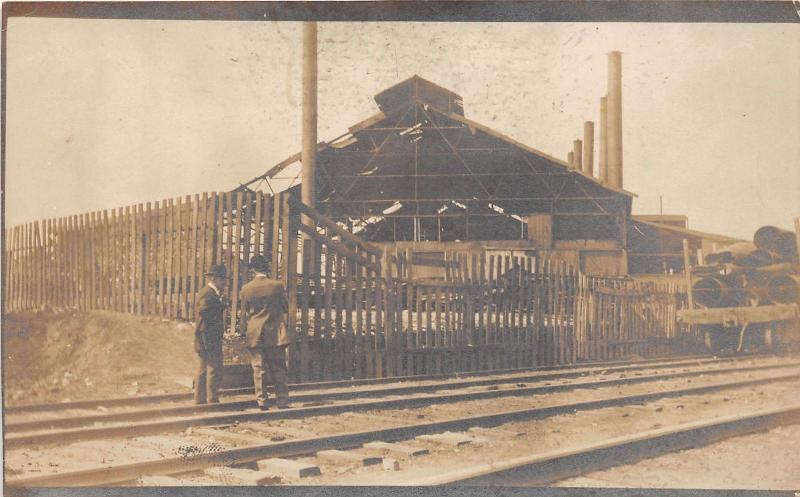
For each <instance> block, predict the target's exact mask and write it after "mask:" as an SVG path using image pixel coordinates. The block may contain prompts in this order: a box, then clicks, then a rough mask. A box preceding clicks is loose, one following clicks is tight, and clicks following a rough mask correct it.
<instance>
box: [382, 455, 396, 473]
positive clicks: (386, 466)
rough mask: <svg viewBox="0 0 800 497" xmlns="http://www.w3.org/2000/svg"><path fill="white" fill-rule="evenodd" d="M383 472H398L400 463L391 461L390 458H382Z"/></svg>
mask: <svg viewBox="0 0 800 497" xmlns="http://www.w3.org/2000/svg"><path fill="white" fill-rule="evenodd" d="M383 470H384V471H400V461H398V460H397V459H393V458H391V457H384V458H383Z"/></svg>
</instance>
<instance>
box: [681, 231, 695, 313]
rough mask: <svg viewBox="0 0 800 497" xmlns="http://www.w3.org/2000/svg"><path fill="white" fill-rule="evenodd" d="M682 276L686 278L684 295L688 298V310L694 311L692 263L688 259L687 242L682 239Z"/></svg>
mask: <svg viewBox="0 0 800 497" xmlns="http://www.w3.org/2000/svg"><path fill="white" fill-rule="evenodd" d="M683 275H684V277H685V278H686V295H688V296H689V309H694V296H693V295H692V263H691V260H690V259H689V240H687V239H686V238H684V239H683Z"/></svg>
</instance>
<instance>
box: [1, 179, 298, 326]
mask: <svg viewBox="0 0 800 497" xmlns="http://www.w3.org/2000/svg"><path fill="white" fill-rule="evenodd" d="M287 202H288V196H287V195H275V196H271V195H265V194H263V193H261V192H226V193H202V194H197V195H194V196H186V197H179V198H173V199H167V200H162V201H160V202H147V203H144V204H138V205H133V206H127V207H122V208H119V209H114V210H110V211H108V210H104V211H100V212H92V213H88V214H80V215H75V216H69V217H64V218H59V219H48V220H45V221H36V222H33V223H29V224H25V225H21V226H15V227H12V228H9V229H7V230H6V233H5V252H4V271H3V274H4V281H3V283H4V304H5V310H6V311H24V310H35V309H42V308H51V309H55V310H59V309H79V310H95V309H105V310H113V311H119V312H129V313H135V314H153V315H159V316H164V317H168V318H173V319H194V304H195V296H196V294H197V291H198V290H199V289H200V288H202V287H203V286H204V285H205V284H206V277H205V276H204V274H205V272H207V271H208V270H209V269H210V267H211V266H212V265H213V264H224V265H225V266H226V268H227V269H228V275H229V278H228V279H229V281H228V288H229V291H228V294H229V298H230V301H231V306H230V310H229V312H228V317H227V318H226V319H229V322H230V323H231V325H232V326H235V325H236V322H237V319H238V318H239V317H240V315H241V306H240V305H239V301H238V293H239V292H238V290H239V288H241V286H242V285H243V284H244V283H245V282H246V281H247V280H248V277H247V269H248V261H249V260H250V256H251V255H252V254H255V253H261V254H264V255H265V256H267V258H268V259H270V260H271V265H272V274H275V275H279V274H281V272H285V270H284V269H283V267H282V266H281V262H282V261H281V257H282V254H284V253H289V250H288V243H287V244H286V245H285V246H284V242H288V241H289V240H290V239H291V238H293V237H289V236H283V233H284V232H285V231H286V230H285V228H284V227H285V226H288V223H289V221H288V220H289V211H288V208H287V207H286V206H287Z"/></svg>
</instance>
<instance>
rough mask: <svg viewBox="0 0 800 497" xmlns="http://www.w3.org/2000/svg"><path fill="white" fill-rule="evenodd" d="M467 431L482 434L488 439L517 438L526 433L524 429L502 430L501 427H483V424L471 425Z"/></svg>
mask: <svg viewBox="0 0 800 497" xmlns="http://www.w3.org/2000/svg"><path fill="white" fill-rule="evenodd" d="M467 431H469V432H472V433H475V434H476V435H482V436H484V437H486V438H489V439H492V438H501V439H503V438H517V437H524V436H525V435H527V432H524V431H515V430H504V429H502V428H484V427H483V426H473V427H472V428H470V429H469V430H467Z"/></svg>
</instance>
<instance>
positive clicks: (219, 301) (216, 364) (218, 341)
mask: <svg viewBox="0 0 800 497" xmlns="http://www.w3.org/2000/svg"><path fill="white" fill-rule="evenodd" d="M206 276H208V284H207V285H206V286H204V287H203V288H202V289H201V290H200V291H199V292H198V293H197V315H196V321H197V325H196V326H195V329H194V350H195V352H197V356H198V358H199V361H198V368H197V374H196V375H195V378H194V403H195V404H205V403H206V402H209V403H218V402H219V387H220V385H221V384H222V334H223V333H224V331H225V323H224V320H223V313H224V312H225V303H224V300H223V298H222V290H224V289H225V284H226V283H227V281H228V279H227V271H226V270H225V266H223V265H220V264H218V265H214V266H211V269H210V270H209V271H208V272H207V273H206Z"/></svg>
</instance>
